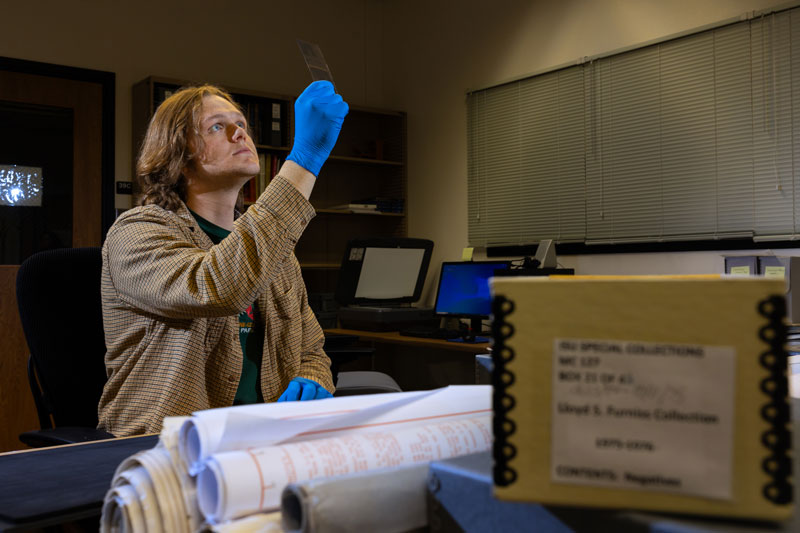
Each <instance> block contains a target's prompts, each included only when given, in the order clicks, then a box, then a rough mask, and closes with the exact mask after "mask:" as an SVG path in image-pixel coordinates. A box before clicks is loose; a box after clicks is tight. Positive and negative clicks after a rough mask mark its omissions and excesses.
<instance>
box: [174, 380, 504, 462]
mask: <svg viewBox="0 0 800 533" xmlns="http://www.w3.org/2000/svg"><path fill="white" fill-rule="evenodd" d="M491 409H492V404H491V387H489V386H488V385H459V386H451V387H445V388H442V389H435V390H430V391H414V392H394V393H386V394H371V395H365V396H346V397H342V398H328V399H324V400H316V401H313V402H281V403H270V404H257V405H247V406H238V407H231V408H224V409H211V410H208V411H200V412H197V413H194V415H193V416H192V417H191V418H189V419H188V420H187V421H186V422H185V423H184V424H183V427H181V429H180V434H179V443H178V449H179V450H180V455H181V458H182V460H183V461H184V462H185V465H186V469H187V470H188V471H189V473H190V474H192V475H195V474H197V473H198V472H199V471H200V470H201V469H202V468H203V463H204V461H205V460H206V459H207V458H208V457H210V456H211V455H212V454H214V453H217V452H222V451H228V450H237V449H242V448H247V447H251V448H255V447H264V446H272V445H275V444H280V443H284V442H292V441H299V440H311V439H318V438H325V437H330V436H334V435H337V434H341V433H342V432H344V431H348V432H353V431H355V432H364V431H372V430H374V429H380V428H381V427H388V425H393V426H396V427H401V426H402V425H403V424H405V425H413V424H415V423H416V422H415V421H414V420H415V419H417V418H418V417H419V416H420V413H425V416H426V417H427V418H428V419H430V420H433V419H435V418H437V417H441V418H442V419H444V418H454V417H469V416H475V415H477V414H480V413H484V412H487V413H488V412H491ZM366 421H369V423H365V422H366ZM409 421H410V422H409Z"/></svg>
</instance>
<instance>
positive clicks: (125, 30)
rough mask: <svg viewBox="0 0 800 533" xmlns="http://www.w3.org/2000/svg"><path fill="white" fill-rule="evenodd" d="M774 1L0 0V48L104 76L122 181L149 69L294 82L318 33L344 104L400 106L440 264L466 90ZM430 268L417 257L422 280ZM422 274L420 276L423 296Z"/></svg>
mask: <svg viewBox="0 0 800 533" xmlns="http://www.w3.org/2000/svg"><path fill="white" fill-rule="evenodd" d="M777 2H780V0H777ZM774 5H776V0H703V1H701V2H697V1H693V0H560V1H555V0H538V1H537V0H533V1H531V0H496V1H494V2H486V1H484V0H458V1H456V0H338V1H336V2H328V1H325V0H305V1H302V2H294V3H292V2H277V1H272V0H268V1H264V0H243V1H241V2H238V3H236V4H232V5H231V4H222V3H219V2H214V1H211V0H195V1H187V0H171V1H169V2H164V1H155V0H139V1H137V2H108V1H105V0H78V1H76V2H59V1H57V0H38V1H32V2H27V3H22V2H10V1H3V2H2V11H3V21H4V24H3V35H2V37H1V38H0V55H2V56H8V57H15V58H20V59H30V60H34V61H43V62H50V63H57V64H64V65H70V66H76V67H83V68H92V69H100V70H107V71H112V72H115V73H116V74H117V89H116V96H117V102H116V150H115V154H116V167H115V174H116V175H115V178H116V179H118V180H127V179H130V175H131V160H132V159H131V157H132V156H131V133H130V129H131V127H130V115H131V108H130V106H131V103H130V92H131V86H132V84H133V83H135V82H137V81H139V80H141V79H143V78H144V77H146V76H148V75H151V74H154V75H160V76H167V77H175V78H185V79H196V80H207V81H211V82H216V83H222V84H227V85H230V86H238V87H244V88H253V89H263V90H266V91H272V92H278V93H285V94H297V93H298V92H299V91H300V90H302V88H303V87H304V86H305V85H306V84H307V83H308V80H309V78H308V73H307V71H306V69H305V66H304V64H303V62H302V59H301V57H300V54H299V52H298V50H297V47H296V45H295V39H296V38H298V37H299V38H304V39H307V40H311V41H315V42H318V43H319V44H320V45H321V46H322V48H323V50H324V52H325V54H326V57H327V59H328V62H329V63H330V66H331V69H332V71H333V74H334V76H335V79H336V81H337V87H338V89H339V90H340V92H342V94H344V95H346V97H347V99H348V100H349V101H350V102H351V103H354V104H360V105H368V106H376V107H392V108H398V109H404V110H406V111H408V114H409V124H408V125H409V131H408V136H409V168H408V174H409V214H410V218H409V229H410V234H411V235H412V236H418V237H427V238H431V239H433V240H434V241H435V242H436V248H435V252H434V262H433V264H434V265H438V263H439V262H440V261H442V260H445V259H447V260H452V259H458V258H460V256H461V249H462V247H463V246H465V245H466V244H467V190H466V189H467V186H466V175H467V169H466V113H465V94H466V91H467V90H468V89H470V88H477V87H482V86H486V85H490V84H493V83H497V82H500V81H503V80H507V79H509V78H514V77H519V76H521V75H525V74H527V73H531V72H537V71H541V70H545V69H548V68H552V67H553V66H557V65H563V64H565V63H568V62H573V61H575V60H576V59H577V58H579V57H583V56H591V55H595V54H600V53H604V52H608V51H612V50H617V49H619V48H622V47H626V46H631V45H635V44H638V43H643V42H647V41H650V40H652V39H658V38H661V37H664V36H667V35H672V34H675V33H677V32H682V31H686V30H689V29H692V28H697V27H700V26H704V25H706V24H712V23H715V22H717V21H720V20H727V19H731V18H735V17H738V16H740V15H742V14H744V13H746V12H748V11H753V10H758V9H764V8H768V7H771V6H774ZM223 6H224V7H223ZM128 198H129V197H125V196H122V197H117V205H118V206H119V207H127V205H128ZM781 253H787V251H785V250H784V251H782V252H781ZM791 253H800V252H799V251H796V250H793V251H791ZM561 262H562V263H563V264H564V265H565V266H569V267H576V268H577V269H578V270H579V272H584V273H597V274H599V273H673V272H690V273H693V272H708V271H717V270H719V269H721V265H722V260H721V253H720V252H708V253H686V254H635V255H625V256H620V255H603V256H598V255H586V256H565V257H563V258H562V259H561ZM437 270H438V269H437V268H432V269H431V271H432V272H431V275H430V276H431V278H433V277H435V272H436V271H437ZM432 285H433V284H432V283H431V282H430V280H429V283H428V284H427V290H426V298H429V297H430V295H431V287H432Z"/></svg>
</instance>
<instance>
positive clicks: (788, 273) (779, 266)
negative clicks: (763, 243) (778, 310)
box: [758, 255, 800, 324]
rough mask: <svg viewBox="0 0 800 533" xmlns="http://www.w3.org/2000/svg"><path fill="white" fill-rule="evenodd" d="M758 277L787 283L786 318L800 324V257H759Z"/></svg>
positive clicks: (792, 322)
mask: <svg viewBox="0 0 800 533" xmlns="http://www.w3.org/2000/svg"><path fill="white" fill-rule="evenodd" d="M758 275H759V276H764V277H768V278H779V279H784V280H785V281H786V318H787V319H788V320H789V323H791V324H798V323H800V257H778V256H774V255H764V256H759V257H758ZM794 296H796V298H795V297H794Z"/></svg>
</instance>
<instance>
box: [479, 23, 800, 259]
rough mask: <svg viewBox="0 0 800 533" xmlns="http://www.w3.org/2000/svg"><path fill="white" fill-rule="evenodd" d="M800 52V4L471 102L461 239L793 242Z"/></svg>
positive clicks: (486, 242) (489, 242)
mask: <svg viewBox="0 0 800 533" xmlns="http://www.w3.org/2000/svg"><path fill="white" fill-rule="evenodd" d="M798 46H800V8H795V9H791V10H786V11H782V12H778V13H773V14H769V15H765V16H760V17H757V18H753V19H751V20H747V21H742V22H738V23H735V24H730V25H726V26H722V27H718V28H715V29H712V30H706V31H703V32H699V33H696V34H693V35H687V36H683V37H680V38H676V39H673V40H670V41H667V42H663V43H659V44H654V45H649V46H645V47H641V48H638V49H634V50H630V51H626V52H624V53H620V54H615V55H610V56H607V57H602V58H597V59H594V60H591V61H587V62H585V63H583V64H580V65H574V66H571V67H568V68H563V69H559V70H557V71H553V72H548V73H545V74H541V75H537V76H531V77H528V78H525V79H521V80H517V81H514V82H511V83H506V84H502V85H499V86H495V87H490V88H488V89H482V90H479V91H473V92H471V93H469V94H468V98H467V133H468V139H467V147H468V148H467V156H468V165H467V166H468V190H469V193H468V214H469V223H468V230H469V241H470V244H471V245H472V246H493V245H513V244H527V243H532V242H537V241H539V240H541V239H555V240H556V241H557V242H585V243H587V244H595V243H597V244H601V243H604V244H609V243H610V244H613V243H627V242H663V241H687V240H717V239H726V238H741V237H752V238H753V239H754V240H756V241H758V240H788V239H794V238H795V237H796V236H797V235H798V234H800V231H799V230H800V228H799V227H798V226H800V221H798V219H799V218H800V217H798V214H799V213H798V209H800V202H798V195H800V187H797V185H796V182H797V180H798V179H800V178H799V177H798V176H797V174H796V173H795V168H798V169H800V146H797V143H795V142H794V140H795V139H794V136H795V132H794V130H795V128H794V124H798V128H797V129H798V134H800V50H798ZM798 140H800V139H798Z"/></svg>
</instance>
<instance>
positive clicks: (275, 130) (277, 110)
mask: <svg viewBox="0 0 800 533" xmlns="http://www.w3.org/2000/svg"><path fill="white" fill-rule="evenodd" d="M269 142H270V144H271V145H272V146H283V131H282V128H281V104H280V102H272V121H271V127H270V139H269Z"/></svg>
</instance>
